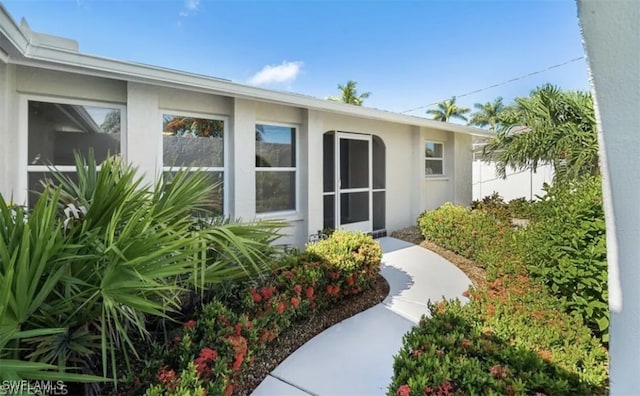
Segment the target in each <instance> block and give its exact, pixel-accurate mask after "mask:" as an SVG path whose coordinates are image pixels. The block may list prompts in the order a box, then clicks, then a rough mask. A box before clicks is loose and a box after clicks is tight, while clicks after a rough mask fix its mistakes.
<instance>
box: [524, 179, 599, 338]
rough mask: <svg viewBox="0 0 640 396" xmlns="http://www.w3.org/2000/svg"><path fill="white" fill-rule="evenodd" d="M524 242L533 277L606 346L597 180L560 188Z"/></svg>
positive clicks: (541, 205)
mask: <svg viewBox="0 0 640 396" xmlns="http://www.w3.org/2000/svg"><path fill="white" fill-rule="evenodd" d="M536 212H537V221H536V222H534V223H533V224H532V226H530V227H529V229H528V230H527V232H526V234H525V238H523V241H524V243H523V253H522V255H523V260H524V262H525V264H527V268H528V270H529V272H530V273H531V274H532V275H533V276H535V277H536V278H538V279H540V280H542V281H543V282H544V283H545V284H546V285H548V286H549V288H550V290H551V291H552V292H553V293H554V294H556V295H558V296H560V297H562V298H564V299H565V300H566V301H567V304H568V308H569V310H572V311H575V312H577V313H579V314H580V315H581V316H582V317H583V318H584V320H585V322H586V323H587V324H588V325H589V326H590V327H591V328H592V329H593V330H594V332H595V333H596V334H598V335H599V336H601V337H602V339H603V340H604V341H607V340H608V327H609V307H608V305H607V258H606V236H605V220H604V211H603V207H602V190H601V184H600V179H599V177H592V178H588V179H584V180H581V181H578V182H574V183H564V184H556V185H554V186H553V187H549V188H548V189H547V190H546V195H545V196H544V197H543V199H542V201H541V202H540V203H539V205H538V208H537V209H536Z"/></svg>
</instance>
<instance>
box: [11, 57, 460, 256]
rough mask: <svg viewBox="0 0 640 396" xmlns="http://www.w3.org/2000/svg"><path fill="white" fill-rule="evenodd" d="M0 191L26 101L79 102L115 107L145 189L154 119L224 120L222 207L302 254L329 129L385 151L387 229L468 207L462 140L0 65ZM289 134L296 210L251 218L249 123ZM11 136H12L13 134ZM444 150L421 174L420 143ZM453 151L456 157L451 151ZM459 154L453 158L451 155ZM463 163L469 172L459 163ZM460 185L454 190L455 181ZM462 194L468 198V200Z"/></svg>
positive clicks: (151, 165)
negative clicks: (438, 166) (451, 207)
mask: <svg viewBox="0 0 640 396" xmlns="http://www.w3.org/2000/svg"><path fill="white" fill-rule="evenodd" d="M0 82H2V84H1V86H0V137H1V138H2V139H3V142H6V143H7V144H4V145H2V146H0V166H2V169H0V192H1V193H2V194H3V195H4V196H11V193H12V192H16V193H15V194H14V198H17V199H16V200H17V201H20V202H24V200H25V199H26V189H27V182H26V167H27V163H28V158H27V150H28V140H29V139H28V133H27V132H28V131H27V115H28V100H30V99H35V100H42V101H52V102H56V101H57V100H64V101H67V102H69V101H70V102H72V103H73V102H74V101H80V102H82V103H90V104H96V105H101V104H103V105H117V106H122V109H123V113H122V128H123V130H122V134H121V139H122V155H123V156H124V157H125V159H126V160H127V161H129V162H131V163H132V164H134V165H135V166H137V167H138V169H139V170H140V171H141V172H142V173H143V174H144V177H145V180H146V181H147V182H148V183H153V182H155V180H156V177H157V176H158V175H159V174H160V173H161V171H162V155H163V154H162V145H163V137H162V133H161V131H162V114H163V113H165V112H170V113H177V114H180V113H181V112H184V113H186V114H191V115H203V116H206V115H212V116H217V117H221V118H223V119H224V120H226V127H227V135H226V136H225V141H224V145H225V157H226V159H225V165H226V174H225V190H226V193H225V205H226V212H227V214H228V215H230V216H232V217H233V218H235V219H241V220H243V221H253V220H255V219H277V220H284V221H286V222H287V223H288V224H289V226H288V227H287V228H286V229H285V230H283V232H284V233H285V234H287V236H286V237H285V238H283V239H282V240H281V241H280V242H281V243H286V244H292V245H295V246H298V247H302V246H304V244H305V243H306V241H307V240H308V236H309V235H310V234H313V233H316V232H318V231H319V230H321V229H322V228H323V198H322V197H323V196H322V180H323V166H322V162H323V155H322V150H323V135H324V133H325V132H327V131H333V130H336V131H342V132H351V133H362V134H372V135H375V136H378V137H379V138H380V139H382V141H383V142H384V144H385V148H386V169H385V172H386V199H385V212H386V222H385V223H386V224H385V226H386V229H387V230H388V231H393V230H395V229H399V228H403V227H407V226H410V225H413V224H415V220H416V217H417V216H418V215H419V214H420V213H421V212H422V211H423V210H425V209H426V208H433V207H437V206H439V205H440V204H442V203H444V202H446V201H454V202H459V203H468V201H470V191H471V181H470V180H471V167H470V158H468V156H467V155H466V154H465V153H467V152H469V153H470V142H471V139H470V137H468V136H466V135H460V137H456V134H454V133H452V132H443V131H438V130H431V129H428V128H421V127H416V126H411V125H406V124H402V123H395V122H383V121H377V120H372V119H369V118H366V117H358V116H348V115H340V114H336V113H330V112H326V111H317V110H308V109H302V108H299V107H296V106H291V105H282V104H277V103H267V102H260V101H256V100H251V99H242V98H232V97H227V96H224V95H217V94H211V93H204V92H201V91H191V90H189V89H177V88H169V87H166V86H156V85H151V84H146V83H140V82H126V81H120V80H112V79H106V78H99V77H93V76H86V75H76V74H71V73H65V72H61V71H51V70H44V69H38V68H33V67H27V66H13V65H5V64H4V63H0ZM257 122H264V123H273V124H281V125H291V126H295V127H296V128H297V130H298V135H297V142H296V150H297V154H298V155H297V164H296V165H297V200H296V202H297V208H296V211H292V212H287V213H275V214H256V209H255V207H256V199H255V194H256V186H255V183H256V177H255V143H254V142H255V124H256V123H257ZM16 130H18V131H19V133H15V131H16ZM426 140H435V141H440V142H443V143H444V144H445V172H446V175H445V176H444V177H441V178H432V179H426V178H425V176H424V142H425V141H426ZM458 151H460V153H458ZM458 155H460V157H459V158H458V160H456V159H455V156H458ZM468 161H469V163H468V164H467V162H468ZM458 182H459V183H463V184H464V183H467V184H468V186H467V185H460V186H456V183H458ZM467 195H469V197H468V199H467Z"/></svg>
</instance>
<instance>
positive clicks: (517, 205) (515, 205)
mask: <svg viewBox="0 0 640 396" xmlns="http://www.w3.org/2000/svg"><path fill="white" fill-rule="evenodd" d="M536 205H537V202H535V201H528V200H527V199H526V198H524V197H522V198H515V199H512V200H511V201H509V203H508V204H507V209H508V210H509V213H510V215H511V217H512V218H516V219H531V218H532V217H533V215H534V213H535V207H536Z"/></svg>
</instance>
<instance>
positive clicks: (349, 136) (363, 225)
mask: <svg viewBox="0 0 640 396" xmlns="http://www.w3.org/2000/svg"><path fill="white" fill-rule="evenodd" d="M342 139H344V140H361V141H366V142H367V151H368V155H367V157H368V163H367V167H368V175H367V177H368V180H367V187H362V188H345V189H343V188H342V185H341V184H342V183H341V180H340V157H341V155H340V141H341V140H342ZM334 153H335V155H334V157H335V158H334V161H335V164H334V169H335V178H334V180H335V191H336V198H335V214H336V215H335V222H336V229H339V230H346V231H362V232H373V144H372V136H371V135H365V134H358V133H347V132H338V131H336V135H335V146H334ZM358 192H366V193H368V201H369V202H368V205H369V213H368V218H367V220H366V221H360V222H357V223H349V224H344V225H343V224H341V221H342V220H341V219H342V208H341V201H342V200H341V197H342V194H343V193H346V194H348V193H358Z"/></svg>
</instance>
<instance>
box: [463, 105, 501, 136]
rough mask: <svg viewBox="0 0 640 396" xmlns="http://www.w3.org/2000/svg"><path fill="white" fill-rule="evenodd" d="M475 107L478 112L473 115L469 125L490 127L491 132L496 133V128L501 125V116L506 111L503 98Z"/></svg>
mask: <svg viewBox="0 0 640 396" xmlns="http://www.w3.org/2000/svg"><path fill="white" fill-rule="evenodd" d="M473 107H475V108H476V109H477V111H476V112H475V113H473V114H471V120H469V125H477V126H479V127H481V128H484V127H486V126H488V127H489V130H490V131H492V132H494V131H495V130H496V126H498V125H499V124H500V122H501V119H500V116H501V114H502V112H503V111H504V110H505V106H504V104H503V103H502V97H498V98H496V99H495V100H494V101H493V102H487V103H485V104H482V103H476V104H475V105H473Z"/></svg>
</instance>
